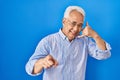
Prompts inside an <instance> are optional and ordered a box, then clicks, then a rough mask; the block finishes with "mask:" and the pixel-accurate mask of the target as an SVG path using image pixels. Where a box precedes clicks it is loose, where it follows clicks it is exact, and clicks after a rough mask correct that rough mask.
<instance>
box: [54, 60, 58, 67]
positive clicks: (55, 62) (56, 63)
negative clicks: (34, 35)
mask: <svg viewBox="0 0 120 80" xmlns="http://www.w3.org/2000/svg"><path fill="white" fill-rule="evenodd" d="M57 65H58V62H57V60H55V59H54V67H56V66H57Z"/></svg>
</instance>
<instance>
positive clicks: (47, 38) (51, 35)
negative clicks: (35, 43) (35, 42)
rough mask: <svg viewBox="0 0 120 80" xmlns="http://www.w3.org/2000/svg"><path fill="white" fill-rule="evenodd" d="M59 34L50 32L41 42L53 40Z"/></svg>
mask: <svg viewBox="0 0 120 80" xmlns="http://www.w3.org/2000/svg"><path fill="white" fill-rule="evenodd" d="M58 36H59V34H58V32H56V33H53V34H49V35H47V36H45V37H44V38H42V39H41V41H40V42H51V41H53V40H54V39H56V38H57V37H58Z"/></svg>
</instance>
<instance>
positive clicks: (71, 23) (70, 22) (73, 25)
mask: <svg viewBox="0 0 120 80" xmlns="http://www.w3.org/2000/svg"><path fill="white" fill-rule="evenodd" d="M67 21H68V23H69V24H70V26H72V27H75V26H77V27H80V28H82V26H83V23H79V24H77V22H75V21H73V22H72V21H70V20H68V19H67Z"/></svg>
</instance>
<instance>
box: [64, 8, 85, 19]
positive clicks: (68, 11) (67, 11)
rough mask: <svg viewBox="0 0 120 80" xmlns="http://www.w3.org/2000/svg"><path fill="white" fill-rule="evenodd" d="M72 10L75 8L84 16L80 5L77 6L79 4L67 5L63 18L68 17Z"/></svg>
mask: <svg viewBox="0 0 120 80" xmlns="http://www.w3.org/2000/svg"><path fill="white" fill-rule="evenodd" d="M73 10H76V11H78V12H80V13H81V14H82V15H83V16H84V17H85V11H84V10H83V9H82V8H81V7H79V6H69V7H67V8H66V10H65V12H64V18H68V17H69V14H70V13H71V12H72V11H73Z"/></svg>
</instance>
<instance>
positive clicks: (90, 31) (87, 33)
mask: <svg viewBox="0 0 120 80" xmlns="http://www.w3.org/2000/svg"><path fill="white" fill-rule="evenodd" d="M83 36H88V37H92V38H95V37H96V36H98V34H97V33H96V32H95V31H94V30H93V29H92V28H91V27H90V26H89V24H88V22H86V27H85V28H84V29H83V30H82V35H81V36H80V37H83Z"/></svg>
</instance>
